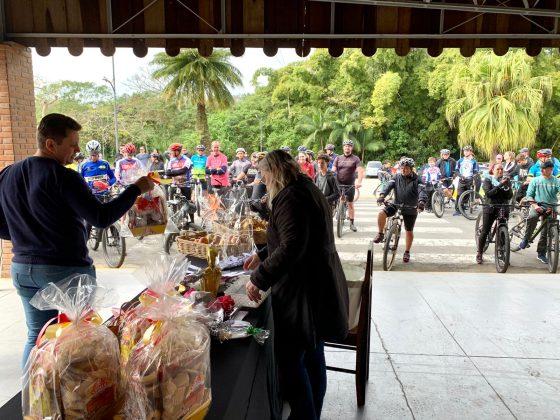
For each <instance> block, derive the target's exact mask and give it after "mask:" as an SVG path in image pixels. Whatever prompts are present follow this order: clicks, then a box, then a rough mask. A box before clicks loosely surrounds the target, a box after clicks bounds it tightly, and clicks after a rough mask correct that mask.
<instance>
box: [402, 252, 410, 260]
mask: <svg viewBox="0 0 560 420" xmlns="http://www.w3.org/2000/svg"><path fill="white" fill-rule="evenodd" d="M402 260H403V262H404V263H407V262H409V261H410V251H404V254H403V256H402Z"/></svg>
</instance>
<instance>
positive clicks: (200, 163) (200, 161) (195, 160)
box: [191, 154, 208, 179]
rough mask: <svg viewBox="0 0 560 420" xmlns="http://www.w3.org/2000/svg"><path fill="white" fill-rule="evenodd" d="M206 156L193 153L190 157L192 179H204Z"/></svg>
mask: <svg viewBox="0 0 560 420" xmlns="http://www.w3.org/2000/svg"><path fill="white" fill-rule="evenodd" d="M207 160H208V156H206V155H198V154H196V155H194V156H193V157H191V162H192V164H193V169H192V177H193V178H194V179H204V178H206V161H207Z"/></svg>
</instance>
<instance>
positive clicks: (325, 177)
mask: <svg viewBox="0 0 560 420" xmlns="http://www.w3.org/2000/svg"><path fill="white" fill-rule="evenodd" d="M330 160H331V159H330V157H329V155H327V154H326V153H325V154H324V153H321V154H320V155H319V157H318V158H317V162H318V163H319V170H318V171H317V174H316V176H315V185H317V187H318V188H319V189H320V190H321V192H322V193H323V194H324V195H325V197H326V198H327V201H328V203H329V204H330V209H331V211H332V210H333V209H334V207H335V206H336V202H337V201H338V199H339V198H340V191H339V188H338V182H337V181H336V176H335V174H334V173H332V172H331V171H330V170H329V162H330ZM331 217H332V214H331Z"/></svg>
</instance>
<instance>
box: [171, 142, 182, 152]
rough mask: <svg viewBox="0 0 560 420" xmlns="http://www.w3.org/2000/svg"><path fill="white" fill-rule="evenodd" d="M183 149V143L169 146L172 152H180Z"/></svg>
mask: <svg viewBox="0 0 560 420" xmlns="http://www.w3.org/2000/svg"><path fill="white" fill-rule="evenodd" d="M181 149H183V145H182V144H181V143H172V144H171V145H170V146H169V150H171V151H172V152H180V151H181Z"/></svg>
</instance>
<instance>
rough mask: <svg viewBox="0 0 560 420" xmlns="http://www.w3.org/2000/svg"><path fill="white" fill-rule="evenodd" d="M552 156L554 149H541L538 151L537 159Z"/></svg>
mask: <svg viewBox="0 0 560 420" xmlns="http://www.w3.org/2000/svg"><path fill="white" fill-rule="evenodd" d="M550 156H552V150H550V149H541V150H539V151H538V152H537V159H539V158H546V157H550Z"/></svg>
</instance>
